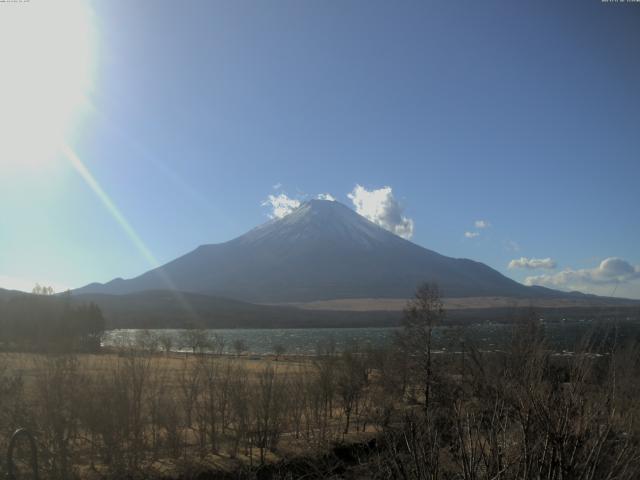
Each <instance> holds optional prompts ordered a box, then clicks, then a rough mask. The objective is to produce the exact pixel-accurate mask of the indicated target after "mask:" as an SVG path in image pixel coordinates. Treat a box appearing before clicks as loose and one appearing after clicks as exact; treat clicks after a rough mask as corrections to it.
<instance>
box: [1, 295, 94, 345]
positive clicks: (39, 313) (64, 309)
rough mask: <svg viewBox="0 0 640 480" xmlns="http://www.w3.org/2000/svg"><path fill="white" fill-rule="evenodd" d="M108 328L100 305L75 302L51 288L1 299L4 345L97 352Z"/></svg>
mask: <svg viewBox="0 0 640 480" xmlns="http://www.w3.org/2000/svg"><path fill="white" fill-rule="evenodd" d="M104 330H105V320H104V317H103V316H102V312H101V310H100V308H99V307H98V306H97V305H95V304H93V303H89V304H75V303H73V302H72V299H71V294H70V293H65V294H62V295H54V294H53V290H52V289H51V288H50V287H41V286H39V285H37V286H36V288H34V293H33V294H32V295H26V294H25V295H18V296H15V297H12V298H10V299H8V300H6V301H4V302H3V301H1V300H0V348H2V349H3V350H22V351H25V350H27V351H34V350H36V351H46V350H57V351H78V350H80V351H97V350H99V348H100V341H101V338H102V334H103V333H104Z"/></svg>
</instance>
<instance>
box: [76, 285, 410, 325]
mask: <svg viewBox="0 0 640 480" xmlns="http://www.w3.org/2000/svg"><path fill="white" fill-rule="evenodd" d="M72 298H73V301H74V302H79V303H88V302H93V303H95V304H97V305H98V306H99V307H100V309H101V310H102V312H103V314H104V317H105V319H106V320H107V324H108V325H107V326H108V328H192V327H202V328H278V327H280V328H287V327H348V326H352V327H358V326H389V325H396V324H397V323H398V321H399V320H400V313H399V312H385V311H380V312H347V311H344V312H343V311H314V310H301V309H298V308H294V307H281V306H268V305H254V304H250V303H245V302H240V301H237V300H230V299H227V298H220V297H211V296H208V295H201V294H195V293H178V292H175V291H168V290H151V291H145V292H138V293H132V294H125V295H106V294H83V295H73V297H72Z"/></svg>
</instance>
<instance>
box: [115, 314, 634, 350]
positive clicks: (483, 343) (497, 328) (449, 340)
mask: <svg viewBox="0 0 640 480" xmlns="http://www.w3.org/2000/svg"><path fill="white" fill-rule="evenodd" d="M612 325H613V324H608V325H602V324H597V325H596V324H594V323H591V322H587V321H584V322H570V323H569V322H567V323H551V324H546V325H544V329H545V332H546V335H547V337H548V339H549V342H550V344H551V345H552V347H553V348H554V349H556V350H558V351H562V350H568V351H572V350H573V349H574V348H575V346H576V344H577V342H578V341H579V340H580V339H581V338H582V337H583V336H584V335H585V334H587V333H588V332H590V331H592V330H593V329H596V331H598V332H599V333H600V335H601V334H602V332H604V331H605V330H606V329H607V328H609V329H611V328H612ZM513 329H514V327H513V326H512V325H505V324H492V323H487V324H473V325H468V326H465V327H464V328H460V327H439V328H437V329H435V331H434V345H435V348H439V349H441V348H448V349H457V348H459V345H460V340H461V339H465V341H466V342H473V343H475V344H476V345H477V346H478V347H479V348H481V349H485V350H495V349H499V348H501V347H502V346H504V345H505V344H506V343H507V342H508V341H509V339H510V338H511V335H512V333H513ZM397 330H398V329H397V328H280V329H216V330H207V331H206V332H207V334H208V335H210V336H213V335H214V334H216V335H222V336H223V337H224V339H225V353H233V352H234V351H233V343H234V341H236V340H242V341H243V342H244V343H245V344H246V345H247V352H248V353H250V354H254V355H264V354H272V353H273V352H274V347H275V346H276V345H282V346H283V347H284V348H285V350H286V353H287V354H289V355H312V354H315V353H316V352H317V350H318V345H322V344H324V345H327V344H330V343H333V344H334V345H335V347H336V349H337V350H338V351H340V350H343V349H344V348H345V347H346V346H347V345H350V344H354V343H355V344H357V345H358V346H359V348H361V349H365V348H368V347H381V346H385V345H388V344H389V343H390V342H391V341H392V340H393V338H394V335H395V332H396V331H397ZM146 332H148V333H150V334H152V335H161V334H165V335H170V336H171V337H172V339H173V345H174V347H173V349H174V350H176V351H185V350H188V349H189V348H188V347H187V345H186V344H185V342H184V340H183V339H184V335H185V332H186V331H185V330H170V329H167V330H135V329H121V330H109V331H107V332H106V333H105V336H104V339H103V345H104V346H107V347H116V346H124V345H134V344H135V342H136V339H137V338H139V337H140V336H141V335H143V334H146ZM638 337H640V323H638V322H621V323H619V324H618V338H619V341H620V342H624V341H625V340H627V339H630V338H638Z"/></svg>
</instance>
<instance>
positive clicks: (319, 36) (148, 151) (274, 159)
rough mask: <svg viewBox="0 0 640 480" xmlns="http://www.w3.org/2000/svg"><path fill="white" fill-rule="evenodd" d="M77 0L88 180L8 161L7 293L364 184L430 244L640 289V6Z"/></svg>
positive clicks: (557, 278) (1, 234)
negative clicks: (280, 198)
mask: <svg viewBox="0 0 640 480" xmlns="http://www.w3.org/2000/svg"><path fill="white" fill-rule="evenodd" d="M69 1H70V2H71V3H73V5H75V6H72V7H69V10H68V11H69V12H74V11H76V10H78V9H79V10H82V12H84V13H83V15H82V16H79V17H78V18H79V20H78V21H79V22H88V23H89V24H90V27H91V45H92V48H91V52H90V57H91V58H89V59H88V60H87V59H84V60H83V61H84V62H85V63H84V64H83V65H84V67H86V69H87V70H88V71H90V73H91V85H90V86H89V87H86V86H85V87H86V99H87V102H86V103H85V104H83V108H82V111H81V112H80V113H78V114H76V115H75V116H74V117H73V123H72V127H70V128H68V129H67V130H65V132H64V140H65V142H64V143H65V144H68V145H69V147H70V148H71V149H72V151H73V152H75V154H76V155H77V158H78V159H79V161H80V162H81V163H82V165H83V166H84V168H85V171H84V176H83V175H82V174H80V173H81V172H80V171H79V169H78V164H77V163H76V164H75V166H74V162H73V161H70V160H69V155H65V153H64V151H61V150H60V149H58V150H56V151H55V152H53V151H52V152H49V153H48V154H47V155H45V156H46V157H47V159H46V161H45V160H42V161H38V162H33V163H30V164H28V165H23V164H20V162H16V161H12V160H11V158H10V153H11V152H9V151H5V152H4V157H3V156H1V155H2V150H0V162H5V165H3V170H2V172H3V173H2V176H0V184H1V187H2V189H1V190H0V202H1V203H0V205H2V207H0V208H2V212H1V213H2V218H1V219H0V286H4V287H17V288H25V287H24V285H31V284H32V283H35V282H36V281H38V282H40V283H45V284H51V285H54V286H56V287H58V288H62V287H66V286H70V287H76V286H81V285H83V284H86V283H89V282H91V281H107V280H110V279H111V278H114V277H119V276H122V277H131V276H135V275H137V274H140V273H142V272H143V271H145V270H147V269H148V268H149V266H150V263H153V262H154V261H157V262H159V263H164V262H166V261H168V260H171V259H173V258H175V257H176V256H178V255H181V254H183V253H186V252H187V251H189V250H191V249H193V248H195V247H196V246H198V245H200V244H204V243H216V242H221V241H225V240H229V239H231V238H233V237H235V236H237V235H240V234H242V233H244V232H245V231H247V230H249V229H250V228H252V227H253V226H255V225H257V224H259V223H261V222H263V221H265V220H266V219H267V216H268V215H269V214H270V210H269V208H268V207H265V206H261V204H262V203H263V202H264V201H265V199H267V197H268V195H280V194H285V195H287V197H288V198H294V199H295V198H297V199H303V198H311V197H313V196H315V195H317V194H320V193H330V194H331V195H333V196H334V197H335V198H336V199H338V200H339V201H342V202H344V203H346V204H349V205H352V200H351V199H350V198H349V197H347V195H348V194H349V193H350V192H353V191H354V188H355V187H356V185H360V186H362V187H363V189H364V191H369V192H371V191H375V190H378V189H382V188H383V187H390V188H391V192H390V193H388V194H385V195H382V197H380V198H382V201H386V202H387V205H391V206H392V207H393V208H394V209H396V210H397V211H398V212H401V216H404V217H405V219H409V220H411V221H412V223H413V231H412V236H411V240H412V241H414V242H416V243H418V244H420V245H422V246H425V247H427V248H430V249H433V250H436V251H438V252H440V253H443V254H446V255H450V256H454V257H468V258H473V259H475V260H479V261H482V262H485V263H487V264H488V265H490V266H492V267H494V268H496V269H498V270H499V271H501V272H502V273H504V274H506V275H509V276H511V277H512V278H515V279H517V280H519V281H523V282H524V281H525V280H526V278H527V277H536V279H530V280H529V281H530V282H531V281H535V282H537V283H542V284H546V285H549V286H555V287H558V288H566V289H572V288H580V289H582V290H585V291H592V292H596V293H601V294H612V293H614V292H615V294H616V295H623V296H633V297H637V298H640V267H638V265H640V251H639V249H638V244H639V243H640V215H639V214H638V205H640V189H639V188H638V181H639V179H640V158H639V154H640V131H639V128H640V93H639V90H638V85H640V54H639V53H640V52H639V49H640V4H631V3H630V4H610V3H601V2H600V1H590V0H585V1H574V2H570V1H568V2H552V1H528V2H509V1H486V2H472V1H460V2H451V1H429V2H386V1H385V2H376V1H346V2H333V1H324V2H320V1H317V2H311V1H304V2H300V1H277V2H274V1H261V2H257V1H251V2H249V1H236V0H234V1H228V2H227V1H189V2H176V1H173V0H172V1H163V0H158V1H136V2H131V1H124V0H111V1H109V2H90V3H87V4H85V3H84V2H80V3H81V4H82V5H80V3H79V2H78V1H74V0H69ZM41 2H42V0H32V1H31V2H30V3H29V4H25V5H26V6H25V7H24V8H32V9H37V8H39V7H40V5H41ZM76 4H78V5H76ZM5 8H8V7H5V6H2V9H0V15H1V14H3V13H5V12H4V11H3V10H4V9H5ZM74 9H76V10H74ZM79 10H78V11H79ZM61 11H62V13H60V14H59V17H60V18H59V19H58V20H59V22H60V25H62V26H64V25H65V23H64V22H66V21H68V19H67V17H66V16H65V15H63V13H65V12H66V11H64V9H62V10H61ZM1 35H2V34H0V36H1ZM79 35H80V34H79ZM79 38H82V37H79ZM0 40H2V43H3V44H6V43H7V42H6V40H7V39H6V38H4V37H0ZM11 40H13V42H11V43H12V45H19V44H20V42H17V41H16V39H15V38H13V39H11ZM42 41H43V42H45V43H46V41H45V40H44V39H43V40H42ZM38 48H40V47H38ZM42 48H44V47H42ZM9 53H10V54H13V55H16V58H18V59H19V58H20V55H21V52H20V47H16V48H14V49H13V50H12V51H11V52H9ZM74 58H75V57H73V56H71V59H70V60H68V61H69V62H70V63H69V64H70V65H71V66H72V67H73V66H75V65H76V63H74V62H76V61H75V60H74ZM65 61H66V60H65ZM16 65H21V64H20V63H16ZM51 68H55V67H51ZM18 70H19V68H18ZM65 71H73V69H72V68H67V69H66V70H65ZM18 74H19V72H18ZM32 76H33V75H32ZM16 78H18V81H17V85H18V87H17V88H18V89H20V88H22V87H21V86H20V85H22V82H20V81H19V80H20V77H16ZM38 78H42V82H47V81H48V80H47V75H46V74H45V75H41V76H38ZM63 83H65V82H63ZM66 83H67V84H68V82H66ZM46 85H48V84H46V83H45V87H46ZM45 87H43V88H45ZM85 87H81V86H78V88H85ZM24 88H26V86H25V87H24ZM46 88H48V87H46ZM27 93H29V92H27ZM53 93H54V94H55V90H53ZM25 95H26V94H25ZM25 98H27V97H25ZM52 105H57V103H55V104H54V103H52ZM52 108H53V107H52ZM1 115H2V114H0V116H1ZM6 116H7V113H5V117H6ZM33 116H34V117H38V118H40V114H39V112H37V111H36V112H35V113H34V115H33ZM7 118H9V117H7ZM7 118H5V120H7ZM11 118H12V117H11ZM45 118H54V117H53V116H49V117H45ZM9 119H10V118H9ZM0 120H2V118H0ZM36 122H37V120H36ZM38 125H39V124H38ZM45 126H46V125H45V124H42V128H41V129H40V131H44V130H46V129H45V128H44V127H45ZM33 137H35V138H33V139H32V140H33V143H37V142H38V132H35V134H34V135H33ZM87 174H88V175H90V177H91V179H92V180H90V179H89V177H88V176H87ZM92 181H93V183H92ZM91 185H93V188H92V186H91ZM96 185H98V186H99V188H100V189H101V192H102V196H100V195H97V194H96ZM274 185H280V187H279V188H276V189H274V188H273V187H274ZM385 192H387V190H385ZM107 198H108V200H106V202H107V203H109V202H110V203H109V205H108V206H105V199H107ZM116 210H117V212H119V214H118V213H114V212H116ZM114 215H115V216H114ZM375 219H376V218H374V220H375ZM479 220H483V221H484V222H486V223H487V224H488V226H486V227H485V228H477V227H476V226H475V222H476V221H479ZM123 222H126V224H124V223H123ZM465 232H469V233H468V235H467V236H465ZM476 234H477V235H476ZM474 235H475V236H474ZM468 237H472V238H468ZM522 257H524V260H522ZM612 258H616V259H617V260H611V259H612ZM532 259H533V260H532ZM547 259H550V260H548V261H543V260H547ZM606 259H610V260H609V261H607V262H604V263H602V262H603V261H605V260H606ZM512 260H518V262H515V263H513V264H512V267H513V268H508V266H509V264H510V262H511V261H512ZM551 267H553V268H551Z"/></svg>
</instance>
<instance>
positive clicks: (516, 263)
mask: <svg viewBox="0 0 640 480" xmlns="http://www.w3.org/2000/svg"><path fill="white" fill-rule="evenodd" d="M509 268H511V269H513V268H528V269H531V270H533V269H536V268H544V269H547V270H551V269H553V268H556V262H555V261H554V260H552V259H551V258H527V257H520V258H517V259H514V260H511V261H510V262H509Z"/></svg>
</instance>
